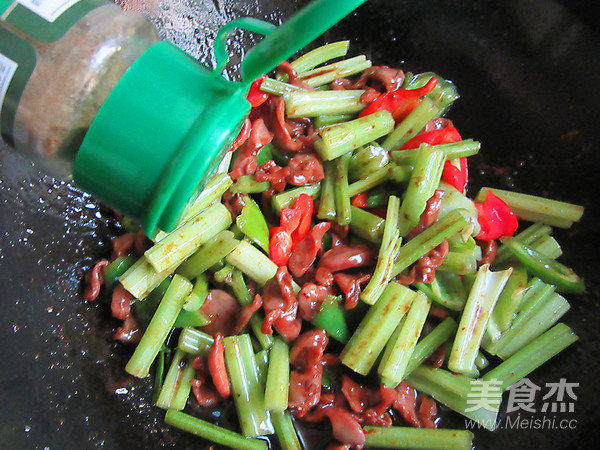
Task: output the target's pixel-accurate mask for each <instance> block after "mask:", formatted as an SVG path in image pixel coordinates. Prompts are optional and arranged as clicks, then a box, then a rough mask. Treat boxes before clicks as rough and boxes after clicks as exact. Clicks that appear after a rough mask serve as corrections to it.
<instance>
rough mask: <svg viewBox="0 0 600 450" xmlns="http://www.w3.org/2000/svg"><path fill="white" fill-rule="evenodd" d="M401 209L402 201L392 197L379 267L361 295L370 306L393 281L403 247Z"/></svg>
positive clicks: (387, 213)
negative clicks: (400, 230) (400, 227)
mask: <svg viewBox="0 0 600 450" xmlns="http://www.w3.org/2000/svg"><path fill="white" fill-rule="evenodd" d="M399 209H400V199H399V198H398V197H395V196H393V195H392V196H390V199H389V202H388V206H387V212H386V215H385V218H386V219H385V223H384V227H383V236H382V239H381V246H380V247H379V254H378V255H377V265H376V266H375V270H374V272H373V275H372V276H371V279H370V280H369V283H368V284H367V286H366V287H365V288H364V289H363V291H362V292H361V294H360V299H361V300H362V301H363V302H365V303H367V304H369V305H374V304H375V303H376V302H377V300H378V299H379V297H380V296H381V293H382V292H383V290H384V289H385V287H386V286H387V284H388V283H389V282H390V280H391V279H392V270H393V268H394V261H395V260H396V257H397V256H398V252H399V251H400V246H401V245H402V238H401V237H400V234H399V232H398V212H399Z"/></svg>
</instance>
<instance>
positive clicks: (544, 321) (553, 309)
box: [496, 293, 570, 359]
mask: <svg viewBox="0 0 600 450" xmlns="http://www.w3.org/2000/svg"><path fill="white" fill-rule="evenodd" d="M569 308H570V305H569V303H568V302H567V301H566V300H565V299H564V297H562V296H561V295H559V294H556V293H554V294H552V295H551V296H550V298H549V299H548V300H547V301H544V302H536V304H535V306H533V307H532V308H531V309H529V310H528V311H527V312H525V313H519V316H518V319H521V320H519V322H518V323H517V324H515V326H513V327H511V328H509V329H508V331H507V332H506V333H505V334H504V335H503V336H502V338H501V339H500V341H499V342H498V346H497V347H496V355H498V356H499V357H500V358H502V359H507V358H508V357H509V356H511V355H513V354H514V353H516V352H517V351H518V350H520V349H521V348H523V347H524V346H525V345H527V344H528V343H529V342H531V341H532V340H533V339H535V338H536V337H538V336H539V335H541V334H542V333H544V332H545V331H546V330H548V329H549V328H550V327H551V326H552V325H554V324H555V323H556V322H558V320H559V319H560V318H561V317H562V316H563V315H565V313H566V312H567V311H568V310H569Z"/></svg>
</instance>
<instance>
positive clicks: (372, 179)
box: [321, 166, 389, 201]
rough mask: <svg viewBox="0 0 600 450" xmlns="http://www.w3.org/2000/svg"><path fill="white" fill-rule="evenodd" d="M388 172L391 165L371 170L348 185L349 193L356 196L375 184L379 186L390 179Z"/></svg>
mask: <svg viewBox="0 0 600 450" xmlns="http://www.w3.org/2000/svg"><path fill="white" fill-rule="evenodd" d="M388 174H389V166H384V167H382V168H380V169H377V170H376V171H374V172H371V173H370V174H368V175H367V176H365V177H364V178H361V179H360V180H358V181H355V182H354V183H352V184H351V185H350V186H348V195H349V196H350V197H354V196H355V195H357V194H360V193H361V192H366V191H368V190H369V189H372V188H374V187H375V186H379V185H380V184H382V183H384V182H385V181H386V180H387V179H388ZM321 201H322V200H321Z"/></svg>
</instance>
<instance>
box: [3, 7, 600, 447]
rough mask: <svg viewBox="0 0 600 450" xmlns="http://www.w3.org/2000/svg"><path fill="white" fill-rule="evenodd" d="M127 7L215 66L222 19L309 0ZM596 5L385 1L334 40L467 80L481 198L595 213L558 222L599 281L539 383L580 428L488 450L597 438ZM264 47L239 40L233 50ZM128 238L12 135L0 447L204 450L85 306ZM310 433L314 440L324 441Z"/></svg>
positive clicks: (351, 20) (490, 440) (577, 262)
mask: <svg viewBox="0 0 600 450" xmlns="http://www.w3.org/2000/svg"><path fill="white" fill-rule="evenodd" d="M121 3H122V4H125V5H126V6H127V7H128V8H131V9H138V10H140V9H141V10H143V11H144V12H145V13H146V14H147V15H148V16H149V17H151V19H152V20H153V21H154V22H155V23H157V25H158V26H159V27H160V28H161V32H162V33H163V37H165V38H168V39H170V40H172V41H174V42H176V43H177V44H178V45H181V46H182V47H183V48H185V49H186V50H187V51H189V52H190V53H191V54H193V55H194V56H195V57H198V58H200V59H201V60H202V61H203V62H205V63H207V64H210V61H211V54H210V50H209V43H210V42H211V40H212V38H214V34H215V32H216V30H217V28H218V27H219V26H220V25H222V24H223V23H224V22H225V21H227V20H231V19H234V18H236V17H239V16H241V15H251V16H255V17H259V18H265V19H267V20H271V21H278V20H281V19H283V18H285V17H287V16H288V15H289V14H291V12H293V11H294V10H295V9H297V8H299V7H300V6H301V5H302V4H303V3H304V2H298V1H285V2H282V1H272V0H266V1H261V0H244V1H235V0H214V1H209V0H172V1H170V2H166V3H164V4H162V6H161V4H158V3H157V2H152V1H150V2H147V3H143V2H139V1H138V2H133V1H127V0H122V1H121ZM595 3H596V2H594V1H591V0H575V1H566V0H565V1H556V0H521V1H518V0H507V1H501V2H497V1H491V0H489V1H486V0H484V1H469V0H453V1H441V0H440V1H420V2H419V1H416V2H414V1H413V2H409V1H391V0H371V1H370V2H368V3H367V4H365V5H363V6H362V7H360V8H359V9H358V10H357V12H356V13H354V14H353V15H352V16H350V17H348V18H347V19H345V20H344V21H343V22H341V23H340V24H339V25H338V26H336V27H335V28H334V29H332V30H331V31H330V32H328V33H327V35H326V36H324V37H323V39H322V40H321V41H320V42H321V43H323V42H325V41H333V40H337V39H342V38H348V39H351V41H352V45H351V53H352V54H360V53H365V54H366V55H367V56H368V57H369V58H371V59H372V60H373V62H374V63H375V64H378V65H381V64H387V65H390V66H398V67H402V68H404V69H405V70H407V71H413V72H418V71H434V72H437V73H439V74H440V75H442V76H444V77H446V78H449V79H451V80H453V81H454V82H455V83H456V85H457V86H458V89H459V92H460V94H461V98H460V99H459V100H458V101H457V102H456V104H455V105H454V106H453V107H452V109H451V111H450V112H449V115H448V116H449V117H450V118H451V119H453V120H454V123H455V125H456V126H457V128H458V129H459V130H460V132H461V134H462V135H463V137H467V138H474V139H477V140H480V141H481V143H482V152H481V153H482V154H481V155H478V156H477V157H474V158H472V160H473V162H472V163H471V167H470V169H471V182H470V189H469V192H470V194H471V195H474V194H475V193H476V192H477V190H478V188H479V186H482V185H484V184H485V185H488V186H493V187H499V188H505V189H513V190H516V191H521V192H526V193H531V194H538V195H543V196H548V197H552V198H555V199H559V200H564V201H570V202H574V203H578V204H582V205H584V206H585V208H586V213H585V215H584V218H583V220H582V222H581V223H579V224H576V225H575V226H574V227H573V228H572V229H570V230H566V231H565V230H557V231H556V235H557V237H558V239H559V241H560V242H561V243H562V244H563V250H564V256H563V261H564V262H565V264H567V265H570V266H572V267H573V268H574V269H575V270H576V272H578V273H579V274H580V275H581V276H583V277H584V278H585V279H586V282H587V288H588V290H587V293H586V294H584V295H583V296H579V297H576V296H569V297H568V299H569V300H570V303H571V305H572V308H571V311H570V312H569V313H568V314H567V316H566V317H565V319H564V321H565V322H566V323H567V324H568V325H570V326H572V327H573V329H574V330H575V331H576V332H577V334H578V335H579V336H580V341H579V342H578V343H577V344H575V345H574V346H572V347H571V348H569V349H568V350H567V351H565V352H564V354H561V355H560V356H559V357H557V358H555V360H553V361H552V362H551V363H550V364H547V365H546V366H544V367H542V368H540V369H538V370H537V371H536V372H535V373H534V374H533V375H532V376H531V379H532V381H534V382H535V383H536V384H538V385H540V386H543V385H544V383H546V382H550V381H558V380H559V379H560V378H566V379H567V381H568V382H573V383H579V387H578V388H576V390H575V393H576V394H577V395H578V399H577V401H576V402H575V411H574V413H557V415H558V416H559V419H562V418H568V419H575V420H576V426H575V428H574V429H566V430H559V429H554V430H547V429H546V430H535V429H525V430H500V431H497V432H487V431H478V432H476V440H475V445H476V448H481V449H506V448H514V449H534V448H565V449H566V448H589V447H590V446H592V445H593V444H596V443H598V442H600V431H599V427H598V425H600V422H599V418H600V414H599V413H598V408H599V407H600V401H599V400H600V390H599V389H598V381H597V379H598V378H597V374H598V372H599V369H600V343H599V339H598V335H599V331H598V325H597V323H598V320H597V317H598V315H599V313H600V304H599V302H600V295H599V278H600V277H599V276H598V273H599V271H600V264H599V258H598V256H597V254H598V248H599V245H600V239H599V237H598V236H599V233H598V232H599V231H600V227H599V226H598V219H600V213H599V206H598V202H597V198H598V195H599V194H600V192H599V189H598V178H599V177H600V175H599V173H598V172H599V171H600V156H599V155H600V148H599V147H600V114H598V105H600V87H599V83H600V76H599V74H600V62H599V60H600V29H599V25H598V23H600V22H599V20H598V19H600V15H599V14H598V12H597V11H596V7H595ZM169 10H170V11H171V13H170V14H171V15H170V16H169V13H168V11H169ZM165 11H167V12H165ZM273 11H275V12H273ZM174 18H175V19H176V20H175V19H174ZM250 41H251V39H249V38H248V37H247V36H246V37H242V38H241V40H239V41H238V43H237V44H236V45H234V46H232V49H233V50H236V51H237V50H239V49H240V48H241V47H243V46H245V45H248V43H249V42H250ZM117 232H118V228H117V227H116V226H115V224H114V222H113V221H112V219H110V218H107V217H106V216H105V215H103V214H102V213H101V212H100V209H99V206H98V204H97V203H96V202H95V201H94V200H93V199H92V198H91V197H90V196H89V195H87V194H83V193H82V192H80V191H79V190H77V189H76V188H75V187H73V186H72V185H71V184H69V183H68V182H60V181H56V180H54V179H52V178H50V177H48V176H46V175H44V174H43V173H42V172H41V171H40V169H39V166H36V165H34V164H33V163H31V162H30V161H29V160H28V159H26V158H25V157H23V156H21V155H19V154H17V153H16V152H14V151H12V150H9V149H8V148H6V146H4V145H2V147H1V148H0V302H1V304H2V311H1V314H0V402H1V404H0V448H2V449H21V448H40V449H42V448H45V447H48V448H51V449H55V448H57V449H58V448H60V449H75V448H77V449H81V448H86V449H87V448H100V447H104V448H109V449H137V448H204V447H208V444H206V443H204V442H202V441H200V440H198V439H196V438H193V437H190V436H187V435H184V434H183V433H180V432H178V431H173V430H169V429H167V428H166V427H165V426H164V425H163V423H162V415H163V413H162V411H161V410H158V409H156V408H153V407H151V406H150V395H151V393H150V391H149V389H148V386H149V384H148V382H147V380H141V381H140V380H131V379H129V378H128V377H127V376H126V375H125V373H124V371H123V367H124V365H125V362H126V361H127V357H128V355H129V353H130V350H129V349H127V348H125V347H124V346H123V345H121V344H117V343H114V342H112V341H111V340H110V336H111V334H112V332H113V330H114V327H115V325H116V323H115V322H114V321H112V320H111V319H110V317H109V311H108V307H107V304H106V302H101V301H99V302H95V303H84V302H83V301H82V300H81V280H82V277H83V274H84V273H85V271H86V270H87V269H88V268H89V267H90V265H91V264H92V261H94V260H95V259H98V258H99V257H101V256H104V255H105V254H106V252H107V249H108V244H109V241H110V238H111V237H112V236H114V235H115V233H117ZM119 388H120V389H119ZM540 404H541V401H539V398H538V403H537V405H538V406H539V405H540ZM199 414H202V413H201V412H199ZM523 414H525V415H527V417H529V418H535V417H537V416H535V415H534V414H531V413H523ZM212 415H213V417H214V419H215V420H216V421H217V422H218V423H221V424H227V423H229V422H230V421H231V420H232V419H235V418H234V417H232V413H231V411H228V410H223V411H220V410H219V411H215V412H214V413H213V414H212ZM442 426H443V427H452V426H456V427H463V426H464V420H463V419H462V418H461V417H458V416H457V415H455V414H453V413H445V414H443V418H442ZM316 440H317V441H318V439H316ZM309 443H310V446H311V447H312V448H316V445H317V444H316V442H315V440H312V441H309Z"/></svg>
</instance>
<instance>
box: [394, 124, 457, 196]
mask: <svg viewBox="0 0 600 450" xmlns="http://www.w3.org/2000/svg"><path fill="white" fill-rule="evenodd" d="M461 139H462V137H461V136H460V133H459V132H458V130H457V129H456V128H454V127H445V128H440V129H438V130H432V131H428V132H426V133H421V134H418V135H417V136H415V137H414V138H412V139H411V140H409V141H408V142H407V143H406V144H404V145H403V146H402V148H401V149H400V150H406V149H409V148H418V147H419V146H420V145H421V144H429V145H440V144H449V143H450V142H458V141H460V140H461ZM467 175H468V167H467V158H460V168H458V167H456V166H455V165H454V164H453V163H452V161H446V163H445V164H444V170H443V172H442V181H445V182H446V183H448V184H450V185H452V186H454V187H455V188H456V189H457V190H458V191H459V192H465V189H466V187H467Z"/></svg>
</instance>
